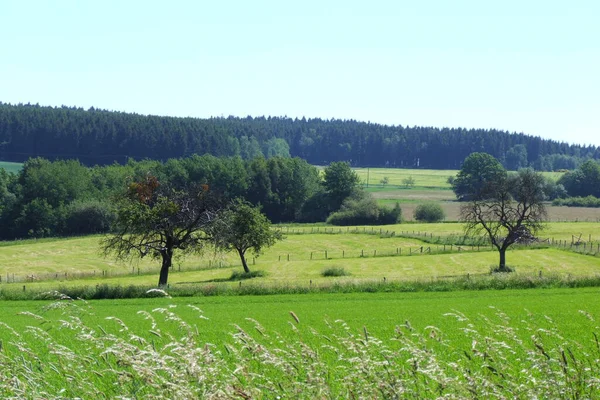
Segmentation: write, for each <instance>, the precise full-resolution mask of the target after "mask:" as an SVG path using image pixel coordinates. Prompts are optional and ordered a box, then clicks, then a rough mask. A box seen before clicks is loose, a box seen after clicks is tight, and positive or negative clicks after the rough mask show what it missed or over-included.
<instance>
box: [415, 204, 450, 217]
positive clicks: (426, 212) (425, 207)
mask: <svg viewBox="0 0 600 400" xmlns="http://www.w3.org/2000/svg"><path fill="white" fill-rule="evenodd" d="M413 215H414V217H415V219H416V220H417V221H425V222H439V221H443V220H444V218H446V213H445V212H444V209H443V208H442V206H440V205H439V204H438V203H424V204H419V205H418V206H417V207H416V208H415V211H414V214H413Z"/></svg>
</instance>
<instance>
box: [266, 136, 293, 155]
mask: <svg viewBox="0 0 600 400" xmlns="http://www.w3.org/2000/svg"><path fill="white" fill-rule="evenodd" d="M264 153H265V155H266V156H267V158H271V157H287V158H289V156H290V146H289V145H288V143H287V142H286V141H285V140H284V139H280V138H271V139H269V140H267V142H266V143H265V151H264Z"/></svg>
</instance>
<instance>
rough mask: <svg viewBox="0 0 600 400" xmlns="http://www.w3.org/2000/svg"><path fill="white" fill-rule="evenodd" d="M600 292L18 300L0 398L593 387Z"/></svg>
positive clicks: (3, 327)
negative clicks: (55, 300) (86, 300)
mask: <svg viewBox="0 0 600 400" xmlns="http://www.w3.org/2000/svg"><path fill="white" fill-rule="evenodd" d="M598 294H600V292H599V290H598V289H596V288H594V289H553V290H547V289H546V290H542V289H539V290H519V291H513V290H507V291H483V292H450V293H403V294H399V293H350V294H336V295H333V294H318V295H317V294H304V295H285V296H278V295H273V296H249V297H230V296H225V297H196V298H183V299H181V298H180V299H165V298H161V299H133V300H102V301H90V302H82V301H69V300H62V301H60V302H57V303H51V302H48V301H46V302H40V301H25V302H23V301H13V302H8V303H6V306H5V307H2V308H0V321H2V322H1V323H0V341H1V343H3V348H2V352H1V353H0V363H1V364H2V367H3V368H2V369H0V378H3V379H0V395H2V396H3V397H20V398H38V397H42V398H75V397H77V398H90V397H95V398H98V396H99V397H100V398H114V397H127V398H142V397H155V398H190V397H200V398H236V397H242V398H302V399H312V398H332V399H333V398H352V397H356V398H394V397H397V398H439V397H440V396H444V397H447V398H457V399H458V398H470V397H473V396H475V397H481V398H508V397H517V398H595V397H596V394H597V393H598V392H597V390H598V389H599V386H598V382H597V376H598V373H599V372H600V365H599V362H598V348H597V341H595V339H594V337H596V338H597V336H594V335H597V334H598V327H597V322H596V321H597V319H598V318H599V317H600V308H599V307H600V306H599V305H598V302H597V301H596V299H597V296H598ZM596 340H597V339H596ZM508 377H510V379H508Z"/></svg>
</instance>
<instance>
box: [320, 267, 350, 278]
mask: <svg viewBox="0 0 600 400" xmlns="http://www.w3.org/2000/svg"><path fill="white" fill-rule="evenodd" d="M321 275H322V276H324V277H326V278H329V277H332V276H349V275H350V272H348V271H346V270H345V269H344V268H343V267H329V268H326V269H324V270H323V272H321Z"/></svg>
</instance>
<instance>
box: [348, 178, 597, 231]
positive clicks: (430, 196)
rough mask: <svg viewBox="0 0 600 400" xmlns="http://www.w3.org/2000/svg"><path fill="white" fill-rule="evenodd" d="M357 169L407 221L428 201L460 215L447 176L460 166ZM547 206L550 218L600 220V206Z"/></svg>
mask: <svg viewBox="0 0 600 400" xmlns="http://www.w3.org/2000/svg"><path fill="white" fill-rule="evenodd" d="M354 171H355V172H356V173H357V174H358V176H359V178H360V181H361V183H362V184H363V187H364V188H365V190H367V191H368V192H370V193H371V194H372V195H373V197H374V198H375V199H376V200H377V202H378V203H379V204H381V205H385V206H389V207H393V206H394V205H395V204H396V203H400V205H401V207H402V217H403V218H404V220H405V221H413V220H414V216H413V215H414V211H415V209H416V207H417V206H418V205H419V204H421V203H423V202H426V201H427V202H434V203H438V204H439V205H440V206H441V207H442V209H443V210H444V212H445V213H446V221H458V220H459V219H460V203H458V202H457V201H456V196H455V195H454V192H453V191H452V188H451V185H450V184H449V183H448V177H450V176H456V174H457V173H458V170H427V169H402V168H355V169H354ZM542 174H543V175H544V176H546V177H549V178H551V179H554V180H557V179H558V178H560V177H561V176H562V175H563V173H562V172H542ZM384 177H387V178H388V180H389V183H388V184H386V185H384V184H382V183H381V180H382V179H383V178H384ZM409 177H411V178H413V180H414V186H411V187H407V186H405V185H404V183H403V180H404V179H406V178H409ZM367 178H368V180H367ZM367 182H368V185H367ZM547 210H548V219H549V220H550V221H577V222H579V221H583V222H585V221H588V222H599V221H600V208H584V207H556V206H552V205H550V204H548V206H547Z"/></svg>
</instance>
